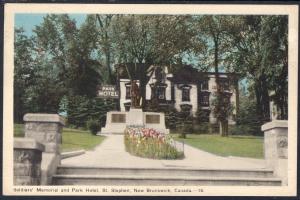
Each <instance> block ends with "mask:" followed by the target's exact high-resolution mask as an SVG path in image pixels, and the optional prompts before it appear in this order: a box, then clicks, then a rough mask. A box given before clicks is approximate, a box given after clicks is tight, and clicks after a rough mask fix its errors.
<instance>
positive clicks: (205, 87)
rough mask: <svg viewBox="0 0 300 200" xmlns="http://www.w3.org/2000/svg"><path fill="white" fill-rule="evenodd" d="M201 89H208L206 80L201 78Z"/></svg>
mask: <svg viewBox="0 0 300 200" xmlns="http://www.w3.org/2000/svg"><path fill="white" fill-rule="evenodd" d="M201 89H202V90H208V80H203V81H202V85H201Z"/></svg>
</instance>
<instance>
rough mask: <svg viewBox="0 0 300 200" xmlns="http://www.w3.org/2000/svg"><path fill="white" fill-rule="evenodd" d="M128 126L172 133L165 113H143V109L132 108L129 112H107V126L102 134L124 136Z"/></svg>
mask: <svg viewBox="0 0 300 200" xmlns="http://www.w3.org/2000/svg"><path fill="white" fill-rule="evenodd" d="M127 126H139V127H145V128H153V129H155V130H157V131H159V132H162V133H165V134H169V133H170V130H169V129H167V128H166V125H165V114H164V113H157V112H143V111H142V109H137V108H131V109H130V111H128V112H125V111H110V112H107V114H106V124H105V127H103V128H102V129H101V134H124V130H125V128H126V127H127Z"/></svg>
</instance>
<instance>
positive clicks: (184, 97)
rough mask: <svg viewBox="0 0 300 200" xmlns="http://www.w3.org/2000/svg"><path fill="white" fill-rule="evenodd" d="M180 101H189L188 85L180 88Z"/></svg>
mask: <svg viewBox="0 0 300 200" xmlns="http://www.w3.org/2000/svg"><path fill="white" fill-rule="evenodd" d="M182 101H190V87H183V88H182Z"/></svg>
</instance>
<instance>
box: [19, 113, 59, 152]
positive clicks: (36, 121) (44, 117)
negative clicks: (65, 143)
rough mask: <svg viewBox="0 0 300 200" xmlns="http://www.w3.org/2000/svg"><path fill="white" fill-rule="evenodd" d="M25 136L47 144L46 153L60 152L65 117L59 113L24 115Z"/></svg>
mask: <svg viewBox="0 0 300 200" xmlns="http://www.w3.org/2000/svg"><path fill="white" fill-rule="evenodd" d="M24 122H25V137H27V138H33V139H36V140H37V141H38V142H40V143H42V144H44V145H45V152H46V153H56V154H60V147H61V143H62V135H61V132H62V128H63V126H64V119H63V118H62V117H60V116H59V115H57V114H32V113H29V114H26V115H24Z"/></svg>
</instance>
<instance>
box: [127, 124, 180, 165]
mask: <svg viewBox="0 0 300 200" xmlns="http://www.w3.org/2000/svg"><path fill="white" fill-rule="evenodd" d="M172 142H173V140H172V138H171V136H170V135H165V134H162V133H159V132H157V131H156V130H154V129H149V128H126V129H125V135H124V143H125V149H126V151H127V152H129V153H130V154H132V155H135V156H139V157H144V158H152V159H178V158H183V156H184V154H183V152H180V151H178V150H177V149H176V148H175V147H174V146H173V145H172Z"/></svg>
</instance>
